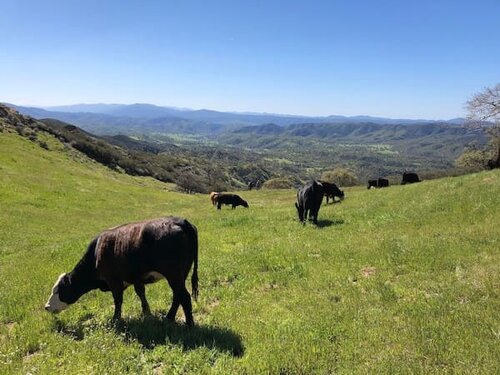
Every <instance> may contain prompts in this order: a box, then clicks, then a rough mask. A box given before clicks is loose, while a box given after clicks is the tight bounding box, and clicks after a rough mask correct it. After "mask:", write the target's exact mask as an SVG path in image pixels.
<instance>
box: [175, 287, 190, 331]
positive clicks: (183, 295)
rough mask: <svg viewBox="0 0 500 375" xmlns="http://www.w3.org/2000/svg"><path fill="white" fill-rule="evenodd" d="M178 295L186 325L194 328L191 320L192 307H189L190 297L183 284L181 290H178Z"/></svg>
mask: <svg viewBox="0 0 500 375" xmlns="http://www.w3.org/2000/svg"><path fill="white" fill-rule="evenodd" d="M178 293H179V294H180V297H179V299H180V302H181V305H182V309H183V310H184V316H185V317H186V324H187V325H188V326H194V320H193V306H192V305H191V295H190V294H189V292H188V291H187V289H186V286H185V285H184V284H183V285H182V289H179V292H178Z"/></svg>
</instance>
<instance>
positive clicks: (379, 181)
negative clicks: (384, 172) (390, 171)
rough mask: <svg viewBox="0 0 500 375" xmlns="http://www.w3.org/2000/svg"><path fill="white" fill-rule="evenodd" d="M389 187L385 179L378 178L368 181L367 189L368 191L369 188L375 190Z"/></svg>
mask: <svg viewBox="0 0 500 375" xmlns="http://www.w3.org/2000/svg"><path fill="white" fill-rule="evenodd" d="M387 186H389V180H388V179H386V178H381V177H380V178H379V179H377V180H368V186H367V188H368V189H370V188H371V187H375V188H383V187H387Z"/></svg>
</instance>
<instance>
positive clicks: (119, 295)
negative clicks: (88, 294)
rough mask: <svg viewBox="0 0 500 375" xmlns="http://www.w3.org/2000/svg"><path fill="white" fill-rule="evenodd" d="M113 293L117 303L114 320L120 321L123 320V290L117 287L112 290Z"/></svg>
mask: <svg viewBox="0 0 500 375" xmlns="http://www.w3.org/2000/svg"><path fill="white" fill-rule="evenodd" d="M111 293H113V300H114V301H115V313H114V315H113V320H120V319H121V318H122V303H123V289H122V288H116V287H115V288H113V289H111Z"/></svg>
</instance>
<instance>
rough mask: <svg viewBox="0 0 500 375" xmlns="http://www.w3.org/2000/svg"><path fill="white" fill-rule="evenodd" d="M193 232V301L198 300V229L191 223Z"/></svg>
mask: <svg viewBox="0 0 500 375" xmlns="http://www.w3.org/2000/svg"><path fill="white" fill-rule="evenodd" d="M192 228H193V232H194V266H193V274H192V275H191V291H192V292H191V293H192V295H193V298H194V300H195V301H197V300H198V231H197V229H196V227H195V226H194V225H192Z"/></svg>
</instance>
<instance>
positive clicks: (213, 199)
mask: <svg viewBox="0 0 500 375" xmlns="http://www.w3.org/2000/svg"><path fill="white" fill-rule="evenodd" d="M219 194H220V193H218V192H216V191H212V192H211V193H210V200H211V201H212V206H215V204H216V201H217V196H218V195H219Z"/></svg>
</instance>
